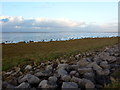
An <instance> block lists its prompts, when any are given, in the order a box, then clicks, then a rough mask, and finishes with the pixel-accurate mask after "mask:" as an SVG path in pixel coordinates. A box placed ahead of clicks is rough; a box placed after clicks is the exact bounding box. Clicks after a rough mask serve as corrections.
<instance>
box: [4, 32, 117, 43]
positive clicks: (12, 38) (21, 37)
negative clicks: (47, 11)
mask: <svg viewBox="0 0 120 90" xmlns="http://www.w3.org/2000/svg"><path fill="white" fill-rule="evenodd" d="M113 36H118V33H80V32H32V33H31V32H25V33H23V32H22V33H15V32H14V33H13V32H11V33H8V32H3V33H2V42H5V41H8V43H16V42H20V41H29V40H32V41H36V42H37V41H43V40H44V41H50V40H51V39H52V40H53V41H55V40H69V39H72V38H74V39H79V38H86V37H91V38H94V37H113Z"/></svg>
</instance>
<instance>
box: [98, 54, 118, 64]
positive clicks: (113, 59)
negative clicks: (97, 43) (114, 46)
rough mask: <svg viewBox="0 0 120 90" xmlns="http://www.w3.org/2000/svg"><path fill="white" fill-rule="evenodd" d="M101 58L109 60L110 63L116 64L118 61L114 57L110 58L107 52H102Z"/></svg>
mask: <svg viewBox="0 0 120 90" xmlns="http://www.w3.org/2000/svg"><path fill="white" fill-rule="evenodd" d="M99 57H100V58H101V59H103V60H107V61H108V62H110V63H112V62H115V61H116V57H114V56H110V54H109V53H107V52H102V53H100V54H99Z"/></svg>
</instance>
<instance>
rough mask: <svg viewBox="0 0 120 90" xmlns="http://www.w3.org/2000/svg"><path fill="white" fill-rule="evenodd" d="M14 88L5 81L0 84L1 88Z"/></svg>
mask: <svg viewBox="0 0 120 90" xmlns="http://www.w3.org/2000/svg"><path fill="white" fill-rule="evenodd" d="M14 87H15V86H13V85H11V84H10V83H8V82H6V81H3V82H2V88H3V89H4V88H11V89H12V88H14Z"/></svg>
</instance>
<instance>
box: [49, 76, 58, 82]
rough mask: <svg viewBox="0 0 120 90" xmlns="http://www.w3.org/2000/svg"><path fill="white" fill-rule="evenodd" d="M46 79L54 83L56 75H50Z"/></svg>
mask: <svg viewBox="0 0 120 90" xmlns="http://www.w3.org/2000/svg"><path fill="white" fill-rule="evenodd" d="M48 80H49V81H50V82H52V83H56V82H57V77H55V76H51V77H49V78H48Z"/></svg>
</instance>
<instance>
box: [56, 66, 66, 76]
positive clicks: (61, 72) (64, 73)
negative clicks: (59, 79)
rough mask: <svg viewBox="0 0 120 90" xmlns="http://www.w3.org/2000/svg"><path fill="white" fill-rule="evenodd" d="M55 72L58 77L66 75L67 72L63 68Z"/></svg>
mask: <svg viewBox="0 0 120 90" xmlns="http://www.w3.org/2000/svg"><path fill="white" fill-rule="evenodd" d="M57 72H58V75H60V76H64V75H68V72H67V71H66V70H65V69H63V68H60V69H58V70H57Z"/></svg>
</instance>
